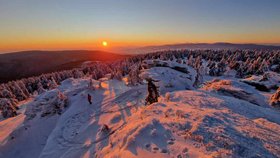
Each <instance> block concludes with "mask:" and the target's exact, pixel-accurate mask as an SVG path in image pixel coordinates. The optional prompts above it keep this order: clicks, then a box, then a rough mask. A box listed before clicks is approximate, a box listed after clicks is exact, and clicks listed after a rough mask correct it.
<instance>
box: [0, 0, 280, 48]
mask: <svg viewBox="0 0 280 158" xmlns="http://www.w3.org/2000/svg"><path fill="white" fill-rule="evenodd" d="M279 8H280V0H0V52H5V51H16V50H30V49H99V48H101V42H102V41H107V42H108V48H113V47H127V46H145V45H160V44H167V43H185V42H193V43H196V42H210V43H212V42H232V43H278V44H279V43H280V9H279Z"/></svg>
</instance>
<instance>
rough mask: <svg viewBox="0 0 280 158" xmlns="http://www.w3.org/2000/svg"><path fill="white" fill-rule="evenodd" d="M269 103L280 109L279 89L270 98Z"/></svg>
mask: <svg viewBox="0 0 280 158" xmlns="http://www.w3.org/2000/svg"><path fill="white" fill-rule="evenodd" d="M269 103H270V105H271V106H274V107H277V108H280V88H278V90H277V91H276V92H275V93H274V94H273V95H272V96H271V98H270V101H269Z"/></svg>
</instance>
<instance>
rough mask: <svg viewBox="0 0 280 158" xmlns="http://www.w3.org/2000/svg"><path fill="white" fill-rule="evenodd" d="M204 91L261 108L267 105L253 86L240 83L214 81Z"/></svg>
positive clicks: (207, 84)
mask: <svg viewBox="0 0 280 158" xmlns="http://www.w3.org/2000/svg"><path fill="white" fill-rule="evenodd" d="M202 89H203V90H207V91H210V92H216V93H218V94H220V95H225V96H231V97H234V98H238V99H242V100H246V101H248V102H250V103H253V104H256V105H259V106H265V105H267V103H266V102H265V101H264V100H265V98H264V96H262V95H260V94H259V92H258V91H257V90H255V89H254V88H253V87H252V86H249V85H247V84H245V83H242V82H238V81H232V80H219V79H214V80H212V81H210V82H208V83H206V84H205V86H204V87H203V88H202Z"/></svg>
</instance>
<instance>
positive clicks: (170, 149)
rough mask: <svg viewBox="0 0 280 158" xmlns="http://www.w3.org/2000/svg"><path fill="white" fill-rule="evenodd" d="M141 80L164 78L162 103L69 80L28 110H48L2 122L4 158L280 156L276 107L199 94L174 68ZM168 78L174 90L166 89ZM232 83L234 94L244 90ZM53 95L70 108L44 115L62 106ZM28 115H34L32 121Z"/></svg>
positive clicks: (140, 90)
mask: <svg viewBox="0 0 280 158" xmlns="http://www.w3.org/2000/svg"><path fill="white" fill-rule="evenodd" d="M163 72H164V73H163ZM142 75H144V76H150V77H152V78H154V79H157V80H160V81H159V82H157V84H158V86H159V87H160V90H161V98H160V99H159V102H158V103H154V104H152V105H148V106H145V105H144V101H145V96H146V95H147V92H146V91H147V90H146V88H147V87H146V85H145V84H142V85H138V86H127V85H126V83H125V82H124V81H118V80H109V79H108V78H102V79H100V80H99V81H95V80H90V79H89V78H84V79H67V80H65V81H64V82H63V83H62V84H61V85H60V86H59V87H58V88H57V89H54V90H52V91H48V92H45V93H43V94H41V95H39V96H37V97H36V98H35V99H34V101H32V102H30V103H28V104H27V105H26V106H27V109H30V108H31V109H32V107H34V105H37V106H39V107H40V105H42V107H43V108H42V109H40V108H39V110H38V111H37V110H31V111H30V110H28V112H26V113H24V114H22V115H18V116H17V117H14V118H9V119H6V120H3V121H1V122H0V129H1V131H0V132H1V135H0V141H1V142H0V143H1V146H0V157H5V158H15V157H21V158H33V157H34V158H37V157H40V158H49V157H52V158H56V157H57V158H58V157H62V158H76V157H83V158H91V157H101V158H103V157H115V158H118V157H129V158H133V157H143V158H147V157H155V158H156V157H176V158H184V157H269V158H270V157H271V158H274V157H280V135H279V133H280V112H279V111H277V110H276V109H273V108H270V107H264V106H258V105H256V104H253V103H250V102H248V101H247V100H242V99H240V98H236V97H235V96H226V95H221V94H218V93H215V92H212V91H208V90H205V89H203V88H202V89H200V90H195V89H193V87H191V86H192V83H193V80H192V79H191V80H190V79H188V78H186V77H188V76H186V75H187V74H184V73H183V72H179V71H176V70H174V69H171V68H168V67H154V68H150V69H147V70H145V71H144V72H142ZM170 80H171V81H172V85H173V86H172V87H171V88H170V87H168V86H167V87H166V86H165V85H166V84H168V82H169V81H170ZM90 83H91V84H90ZM89 85H91V87H89ZM232 85H233V86H232V87H228V88H229V89H234V88H235V89H237V88H239V89H241V88H242V86H239V84H237V83H235V82H234V84H232ZM185 86H189V87H191V88H188V89H189V90H186V87H185ZM227 86H230V85H227ZM234 86H235V87H234ZM238 86H239V87H238ZM246 86H248V85H246ZM182 87H183V88H182ZM251 88H252V89H253V87H251ZM252 89H250V90H251V91H254V90H252ZM54 92H57V93H58V92H59V93H62V94H63V95H65V97H66V98H67V106H66V107H65V108H62V109H61V111H60V112H61V113H60V112H59V113H58V112H56V113H50V114H48V115H44V116H43V117H42V115H41V113H42V111H44V110H43V109H45V108H46V107H48V109H49V108H51V109H52V107H56V106H50V104H48V105H46V101H49V102H51V103H53V102H55V103H57V102H56V101H57V100H56V99H47V98H48V97H50V98H53V95H50V94H53V93H54ZM254 92H256V91H254ZM88 94H90V95H91V96H92V98H93V104H89V103H88V101H87V95H88ZM257 95H262V93H258V94H257ZM51 96H52V97H51ZM54 100H55V101H54ZM59 103H61V102H59ZM55 105H57V104H55ZM59 105H62V104H59ZM59 107H61V106H59ZM63 107H64V106H63ZM30 113H34V114H36V116H35V117H32V118H29V117H26V116H29V115H30ZM32 116H33V115H32ZM27 118H28V119H27ZM107 127H108V129H107ZM2 129H4V130H5V131H2Z"/></svg>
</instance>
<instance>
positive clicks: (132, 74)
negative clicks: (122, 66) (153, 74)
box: [127, 63, 142, 86]
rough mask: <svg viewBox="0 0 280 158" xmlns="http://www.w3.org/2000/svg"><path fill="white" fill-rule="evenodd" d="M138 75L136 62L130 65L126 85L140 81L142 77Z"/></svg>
mask: <svg viewBox="0 0 280 158" xmlns="http://www.w3.org/2000/svg"><path fill="white" fill-rule="evenodd" d="M139 75H140V64H138V63H136V64H134V65H133V66H132V67H131V69H130V71H129V73H128V76H127V82H128V85H132V86H135V85H137V84H138V83H141V82H142V79H141V78H140V77H139Z"/></svg>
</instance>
